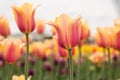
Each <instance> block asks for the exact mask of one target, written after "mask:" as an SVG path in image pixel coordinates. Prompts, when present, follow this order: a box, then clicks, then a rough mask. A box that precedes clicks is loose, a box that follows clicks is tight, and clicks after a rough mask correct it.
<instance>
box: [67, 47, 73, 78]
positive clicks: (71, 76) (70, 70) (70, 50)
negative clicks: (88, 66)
mask: <svg viewBox="0 0 120 80" xmlns="http://www.w3.org/2000/svg"><path fill="white" fill-rule="evenodd" d="M68 51H69V58H68V68H69V80H73V60H72V49H69V50H68Z"/></svg>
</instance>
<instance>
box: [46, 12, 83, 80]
mask: <svg viewBox="0 0 120 80" xmlns="http://www.w3.org/2000/svg"><path fill="white" fill-rule="evenodd" d="M80 19H81V17H77V18H76V19H72V18H71V17H70V16H68V15H66V14H62V15H60V16H59V17H57V18H56V19H55V22H49V23H48V24H49V25H52V26H53V27H54V28H55V29H56V32H57V36H58V37H57V38H58V39H57V40H58V44H59V46H60V47H62V48H64V49H68V51H69V61H68V64H69V66H68V67H69V80H73V61H72V48H73V47H75V46H76V45H77V44H78V42H79V37H78V36H79V31H78V29H79V27H78V23H79V21H80Z"/></svg>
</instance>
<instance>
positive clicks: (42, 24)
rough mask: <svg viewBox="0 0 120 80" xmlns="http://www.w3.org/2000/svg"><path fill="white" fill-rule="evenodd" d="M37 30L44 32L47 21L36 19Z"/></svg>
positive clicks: (40, 32)
mask: <svg viewBox="0 0 120 80" xmlns="http://www.w3.org/2000/svg"><path fill="white" fill-rule="evenodd" d="M36 30H37V33H38V34H43V33H44V30H45V22H44V21H43V20H38V21H36Z"/></svg>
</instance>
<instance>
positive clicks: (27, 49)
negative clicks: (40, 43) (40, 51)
mask: <svg viewBox="0 0 120 80" xmlns="http://www.w3.org/2000/svg"><path fill="white" fill-rule="evenodd" d="M26 51H27V53H26V55H25V70H24V74H25V80H27V78H28V67H29V64H28V56H29V34H28V33H27V34H26Z"/></svg>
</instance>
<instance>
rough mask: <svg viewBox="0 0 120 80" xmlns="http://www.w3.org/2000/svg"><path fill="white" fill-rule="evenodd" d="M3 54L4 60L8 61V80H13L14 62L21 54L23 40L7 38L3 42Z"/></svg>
mask: <svg viewBox="0 0 120 80" xmlns="http://www.w3.org/2000/svg"><path fill="white" fill-rule="evenodd" d="M2 44H3V45H2V56H3V58H4V60H5V61H6V62H7V63H8V65H9V66H8V77H7V80H11V79H10V77H11V68H12V64H13V63H15V62H16V61H17V60H18V59H19V57H20V56H21V54H20V51H21V41H20V40H14V39H11V38H10V39H5V40H4V41H3V42H2Z"/></svg>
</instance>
